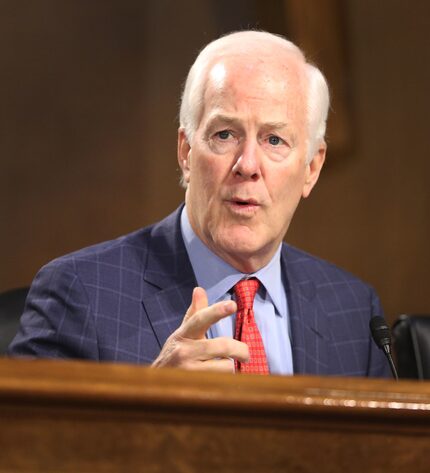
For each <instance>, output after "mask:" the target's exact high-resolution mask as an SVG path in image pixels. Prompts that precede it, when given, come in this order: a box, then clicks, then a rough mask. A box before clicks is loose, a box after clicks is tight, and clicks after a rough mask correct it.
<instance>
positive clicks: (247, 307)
mask: <svg viewBox="0 0 430 473" xmlns="http://www.w3.org/2000/svg"><path fill="white" fill-rule="evenodd" d="M259 287H260V281H259V280H258V279H255V278H252V279H243V280H242V281H239V282H238V283H237V284H236V285H235V286H234V294H235V296H236V303H237V314H236V330H235V334H234V338H235V339H236V340H240V341H241V342H244V343H246V344H247V345H248V347H249V361H248V363H240V362H239V361H237V360H236V361H235V368H236V371H240V372H241V373H254V374H269V368H268V366H267V358H266V353H265V351H264V345H263V340H262V339H261V335H260V332H259V330H258V327H257V324H256V323H255V318H254V309H253V304H254V297H255V294H256V293H257V291H258V288H259Z"/></svg>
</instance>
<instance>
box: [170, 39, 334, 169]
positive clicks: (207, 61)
mask: <svg viewBox="0 0 430 473" xmlns="http://www.w3.org/2000/svg"><path fill="white" fill-rule="evenodd" d="M268 43H269V45H270V44H272V45H277V46H280V47H281V48H283V49H284V50H285V51H286V52H288V53H290V54H292V55H293V56H295V57H296V58H298V59H299V60H300V61H301V62H303V65H304V71H305V80H306V82H307V84H306V92H307V122H308V143H307V145H308V146H307V156H308V162H309V161H311V160H312V158H313V156H314V154H315V152H316V151H317V150H318V147H319V146H320V145H321V144H322V142H324V136H325V131H326V121H327V114H328V109H329V104H330V98H329V90H328V85H327V82H326V80H325V78H324V76H323V74H322V73H321V71H320V70H319V69H318V68H317V67H315V66H314V65H312V64H311V63H309V62H307V61H306V58H305V56H304V54H303V52H302V51H301V50H300V48H298V47H297V46H296V45H295V44H294V43H292V42H291V41H289V40H287V39H286V38H284V37H283V36H280V35H274V34H272V33H268V32H266V31H238V32H235V33H230V34H228V35H226V36H222V37H221V38H219V39H216V40H215V41H212V42H211V43H209V44H208V45H207V46H205V47H204V48H203V49H202V50H201V51H200V54H199V55H198V56H197V58H196V60H195V62H194V64H193V65H192V66H191V69H190V71H189V73H188V76H187V79H186V81H185V86H184V90H183V93H182V98H181V107H180V112H179V123H180V126H181V128H183V129H184V131H185V135H186V137H187V140H188V142H191V140H192V139H193V135H194V133H195V131H196V130H197V128H198V125H199V121H200V119H201V114H202V111H203V97H204V92H205V86H206V83H207V76H208V72H209V69H210V66H211V65H212V64H213V62H214V61H215V60H217V59H218V58H222V57H223V56H225V55H226V54H229V53H230V54H231V53H232V52H233V53H234V54H235V55H237V54H241V53H243V54H248V55H252V56H254V57H258V56H259V55H260V54H263V55H266V56H267V51H268Z"/></svg>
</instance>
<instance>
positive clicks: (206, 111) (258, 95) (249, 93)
mask: <svg viewBox="0 0 430 473" xmlns="http://www.w3.org/2000/svg"><path fill="white" fill-rule="evenodd" d="M207 74H208V75H207V81H206V87H205V91H204V95H203V110H202V112H203V113H202V118H204V117H205V116H206V118H208V115H211V114H214V113H216V111H220V112H229V113H231V114H239V115H240V114H241V113H246V114H247V115H248V116H249V115H250V114H251V115H252V114H257V115H264V119H268V120H269V121H279V120H288V121H289V122H291V121H294V122H295V123H296V125H297V126H299V125H301V124H304V122H305V115H306V90H307V83H306V76H305V73H304V67H303V64H301V63H300V62H299V61H298V60H297V59H296V58H294V57H287V58H286V59H285V60H274V59H273V57H270V58H255V57H247V56H237V57H234V56H229V57H228V58H221V59H218V60H216V61H214V62H213V63H212V64H211V65H210V67H209V68H208V73H207Z"/></svg>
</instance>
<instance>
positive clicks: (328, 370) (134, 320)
mask: <svg viewBox="0 0 430 473" xmlns="http://www.w3.org/2000/svg"><path fill="white" fill-rule="evenodd" d="M179 216H180V209H179V210H177V211H176V212H174V213H173V214H171V215H170V216H168V217H167V218H166V219H164V220H163V221H161V222H159V223H157V224H155V225H153V226H149V227H146V228H143V229H141V230H139V231H136V232H134V233H131V234H129V235H126V236H124V237H121V238H118V239H116V240H113V241H109V242H105V243H101V244H98V245H95V246H92V247H89V248H86V249H84V250H80V251H77V252H75V253H72V254H69V255H66V256H63V257H61V258H58V259H56V260H54V261H52V262H51V263H49V264H48V265H46V266H45V267H44V268H42V269H41V270H40V271H39V273H38V274H37V276H36V278H35V279H34V281H33V284H32V287H31V289H30V292H29V295H28V298H27V302H26V307H25V311H24V314H23V316H22V319H21V328H20V331H19V333H18V334H17V336H16V337H15V339H14V341H13V342H12V344H11V346H10V347H9V355H11V356H18V355H30V356H37V357H49V358H85V359H92V360H111V361H121V362H132V363H151V362H152V361H153V360H154V359H155V358H156V357H157V355H158V354H159V352H160V349H161V347H162V345H163V344H164V342H165V341H166V339H167V337H168V336H169V335H170V334H171V333H172V332H173V331H174V330H175V329H176V328H177V327H178V326H179V325H180V323H181V321H182V318H183V316H184V314H185V312H186V310H187V308H188V306H189V304H190V301H191V293H192V290H193V288H194V287H195V286H196V280H195V276H194V273H193V270H192V267H191V264H190V261H189V259H188V255H187V252H186V250H185V246H184V243H183V240H182V236H181V231H180V219H179ZM281 258H282V269H283V275H284V283H285V287H286V290H287V297H288V304H289V310H290V317H291V332H292V350H293V363H294V372H295V373H307V374H318V375H325V374H328V375H344V376H389V367H388V364H387V362H386V360H385V359H384V356H383V354H382V352H381V350H379V349H378V348H377V346H376V345H375V343H374V342H373V341H372V340H371V337H370V334H369V319H370V317H371V316H372V315H376V314H381V308H380V306H379V302H378V299H377V296H376V294H375V293H374V291H373V290H372V289H371V288H370V287H369V286H367V285H365V284H364V283H362V282H361V281H360V280H358V279H356V278H355V277H353V276H351V275H350V274H348V273H346V272H344V271H342V270H340V269H339V268H337V267H335V266H333V265H331V264H329V263H327V262H325V261H322V260H320V259H317V258H314V257H312V256H310V255H308V254H306V253H304V252H302V251H299V250H297V249H295V248H292V247H290V246H288V245H286V244H284V245H283V249H282V257H281ZM208 270H210V268H208Z"/></svg>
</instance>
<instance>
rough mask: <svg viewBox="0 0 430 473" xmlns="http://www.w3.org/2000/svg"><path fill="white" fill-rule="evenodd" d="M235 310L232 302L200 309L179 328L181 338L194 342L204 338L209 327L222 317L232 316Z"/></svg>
mask: <svg viewBox="0 0 430 473" xmlns="http://www.w3.org/2000/svg"><path fill="white" fill-rule="evenodd" d="M236 309H237V306H236V303H235V302H234V301H222V302H217V303H216V304H213V305H211V306H209V307H206V308H204V309H201V310H199V311H197V312H196V313H195V314H194V315H193V316H192V317H190V318H189V319H188V320H186V322H185V323H184V324H183V325H182V326H181V336H182V337H185V338H192V339H194V340H197V339H199V338H204V336H205V334H206V332H207V331H208V329H209V327H210V326H211V325H213V324H215V323H216V322H218V320H221V319H223V318H224V317H227V316H229V315H231V314H234V312H236Z"/></svg>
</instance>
